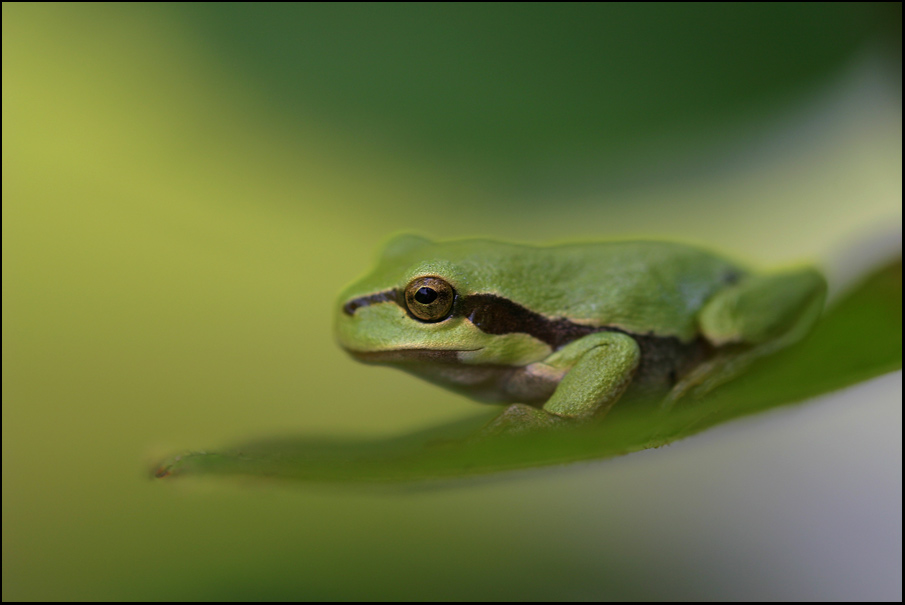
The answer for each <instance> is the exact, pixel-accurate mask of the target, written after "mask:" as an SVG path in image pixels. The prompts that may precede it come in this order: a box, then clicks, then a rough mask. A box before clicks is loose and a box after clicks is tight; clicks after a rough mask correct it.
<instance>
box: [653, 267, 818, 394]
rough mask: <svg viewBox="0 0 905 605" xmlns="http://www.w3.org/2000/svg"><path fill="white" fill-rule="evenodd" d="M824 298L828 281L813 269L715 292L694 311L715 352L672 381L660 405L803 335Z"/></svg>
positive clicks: (705, 389) (725, 377)
mask: <svg viewBox="0 0 905 605" xmlns="http://www.w3.org/2000/svg"><path fill="white" fill-rule="evenodd" d="M825 298H826V281H825V280H824V279H823V276H821V275H820V274H819V273H818V272H817V271H815V270H813V269H799V270H794V271H787V272H783V273H776V274H771V275H757V276H751V277H748V278H746V279H744V280H742V281H741V282H739V283H737V284H735V285H733V286H731V287H729V288H727V289H725V290H723V291H721V292H719V293H717V294H716V295H715V296H714V297H713V298H711V299H710V300H709V301H707V303H706V304H705V305H704V307H703V308H702V309H701V312H700V313H699V315H698V327H699V330H700V332H701V334H702V335H703V336H704V337H705V338H706V339H707V340H708V341H709V342H710V343H711V344H712V345H713V346H715V347H716V352H715V353H714V355H713V356H712V357H711V358H710V359H708V360H707V361H705V362H703V363H701V364H700V365H699V366H697V367H696V368H695V369H694V370H692V371H691V372H689V373H688V374H687V375H686V376H684V377H683V378H682V379H681V380H680V381H679V382H678V383H677V384H676V386H675V387H674V388H673V389H672V391H671V392H670V393H669V395H667V397H666V399H665V400H664V402H663V407H664V408H666V409H669V408H671V407H672V406H673V405H675V403H676V402H677V401H678V400H679V399H682V398H685V397H688V396H691V397H692V398H700V397H703V396H704V395H706V394H707V393H709V392H710V391H712V390H713V389H715V388H716V387H718V386H720V385H721V384H723V383H726V382H729V381H730V380H732V379H733V378H735V377H737V376H739V375H740V374H742V373H743V372H744V371H745V370H746V369H747V368H748V366H750V365H751V363H752V362H754V361H755V360H756V359H758V358H760V357H763V356H765V355H770V354H772V353H774V352H776V351H778V350H780V349H783V348H785V347H788V346H789V345H791V344H794V343H796V342H798V341H799V340H801V338H803V337H804V336H805V335H806V334H807V333H808V332H809V331H810V330H811V328H812V327H813V325H814V323H816V321H817V319H818V317H820V313H821V311H822V310H823V302H824V299H825Z"/></svg>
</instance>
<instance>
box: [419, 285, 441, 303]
mask: <svg viewBox="0 0 905 605" xmlns="http://www.w3.org/2000/svg"><path fill="white" fill-rule="evenodd" d="M415 300H417V301H418V302H419V303H421V304H422V305H429V304H431V303H432V302H434V301H435V300H437V291H436V290H434V289H433V288H426V287H425V288H419V289H418V291H417V292H415Z"/></svg>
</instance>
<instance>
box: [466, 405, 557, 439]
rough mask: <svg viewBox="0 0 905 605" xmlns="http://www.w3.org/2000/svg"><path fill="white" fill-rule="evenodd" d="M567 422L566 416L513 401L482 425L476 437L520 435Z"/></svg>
mask: <svg viewBox="0 0 905 605" xmlns="http://www.w3.org/2000/svg"><path fill="white" fill-rule="evenodd" d="M568 422H569V421H568V419H566V418H562V417H561V416H557V415H555V414H550V413H549V412H545V411H544V410H540V409H538V408H534V407H531V406H530V405H525V404H524V403H513V404H512V405H510V406H509V407H508V408H506V410H505V411H504V412H503V413H502V414H500V415H499V416H497V417H496V418H494V419H493V420H491V421H490V422H489V423H487V424H486V425H484V427H483V428H482V429H481V430H480V431H478V433H477V435H476V437H477V438H479V439H481V438H486V437H494V436H497V435H520V434H526V433H530V432H533V431H538V430H544V429H549V428H551V427H557V426H564V425H565V424H567V423H568Z"/></svg>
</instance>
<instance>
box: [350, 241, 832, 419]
mask: <svg viewBox="0 0 905 605" xmlns="http://www.w3.org/2000/svg"><path fill="white" fill-rule="evenodd" d="M826 291H827V284H826V280H825V279H824V277H823V276H822V274H821V273H820V272H819V271H818V270H817V269H815V268H813V267H811V266H808V265H801V266H793V267H791V268H786V269H780V270H774V271H768V272H763V271H758V270H754V269H752V268H751V267H749V266H748V265H747V264H743V263H740V262H737V261H735V260H730V259H729V258H727V257H724V256H722V255H720V254H717V253H714V252H711V251H709V250H707V249H705V248H703V247H698V246H695V245H689V244H684V243H679V242H672V241H660V240H614V241H602V242H589V243H565V244H555V245H544V246H535V245H527V244H516V243H506V242H501V241H495V240H489V239H461V240H449V241H433V240H431V239H428V238H426V237H423V236H420V235H414V234H402V235H398V236H396V237H393V238H392V239H391V240H390V241H388V242H387V243H386V245H385V246H384V247H383V250H382V252H381V253H380V255H379V258H378V261H377V264H376V267H375V268H374V269H373V270H372V271H371V272H370V273H368V274H366V275H365V276H363V277H361V278H360V279H358V280H356V281H355V282H353V283H351V284H350V285H349V286H348V287H346V288H345V289H344V290H343V291H342V293H341V294H340V296H339V299H338V302H337V304H336V309H335V333H336V337H337V340H338V342H339V345H340V346H341V347H342V348H343V349H345V351H347V352H348V353H349V354H350V355H351V356H352V357H353V358H355V359H356V360H358V361H361V362H365V363H368V364H378V365H388V366H391V367H396V368H399V369H401V370H404V371H406V372H408V373H411V374H414V375H416V376H419V377H421V378H424V379H426V380H428V381H430V382H432V383H435V384H437V385H440V386H442V387H445V388H447V389H451V390H453V391H455V392H458V393H460V394H463V395H465V396H467V397H469V398H471V399H474V400H476V401H479V402H484V403H494V404H502V405H506V406H507V407H505V408H504V409H503V411H502V412H501V413H500V414H499V415H498V416H496V418H494V420H492V421H491V422H490V423H489V424H488V425H487V426H486V427H485V429H484V431H483V432H482V434H487V435H497V434H503V433H521V432H526V431H532V430H539V429H544V428H547V427H553V426H563V425H574V424H583V423H586V422H589V421H592V420H601V419H603V418H604V417H605V416H606V415H607V413H608V412H609V411H610V410H611V409H612V408H613V406H614V405H615V404H616V403H617V402H619V401H620V400H623V399H625V400H631V399H634V398H639V397H647V398H654V399H655V400H657V401H658V402H659V408H660V409H662V410H665V411H668V410H670V409H672V408H673V407H674V406H675V405H676V404H677V402H679V401H682V400H686V399H700V398H701V397H703V396H704V395H706V394H707V393H709V392H710V391H712V390H713V389H715V388H717V387H718V386H720V385H722V384H724V383H726V382H728V381H730V380H733V379H734V378H736V377H737V376H739V375H741V374H742V373H744V372H745V371H746V369H747V368H748V367H749V366H750V365H751V364H752V363H753V362H754V361H755V360H756V359H758V358H761V357H763V356H765V355H769V354H772V353H774V352H776V351H778V350H780V349H783V348H785V347H788V346H790V345H792V344H794V343H796V342H798V341H799V340H801V339H802V338H803V337H804V336H805V335H806V334H807V333H808V332H810V331H811V329H812V327H813V325H814V324H815V323H816V321H817V319H818V318H819V316H820V314H821V312H822V310H823V306H824V301H825V298H826Z"/></svg>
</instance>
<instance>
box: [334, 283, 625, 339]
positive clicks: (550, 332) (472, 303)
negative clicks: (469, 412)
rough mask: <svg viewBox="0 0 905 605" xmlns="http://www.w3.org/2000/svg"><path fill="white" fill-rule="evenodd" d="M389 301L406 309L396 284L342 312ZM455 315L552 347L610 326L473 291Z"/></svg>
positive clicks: (352, 302)
mask: <svg viewBox="0 0 905 605" xmlns="http://www.w3.org/2000/svg"><path fill="white" fill-rule="evenodd" d="M387 302H393V303H396V304H397V305H399V306H400V307H402V308H403V309H406V306H405V298H404V296H402V295H401V291H400V290H398V289H396V288H393V289H390V290H384V291H382V292H377V293H376V294H370V295H368V296H362V297H360V298H354V299H352V300H350V301H349V302H347V303H346V304H344V305H343V312H344V313H345V314H346V315H354V314H355V312H356V311H357V310H358V309H360V308H362V307H367V306H369V305H374V304H378V303H387ZM452 317H465V318H467V319H468V320H469V321H470V322H471V323H473V324H474V325H475V326H476V327H477V328H478V329H479V330H481V331H482V332H484V333H486V334H511V333H514V332H519V333H523V334H528V335H530V336H533V337H534V338H537V339H538V340H540V341H541V342H544V343H546V344H548V345H550V347H552V348H553V349H558V348H560V347H562V346H564V345H566V344H568V343H570V342H572V341H573V340H575V339H577V338H581V337H582V336H586V335H588V334H590V333H592V332H599V331H601V330H606V329H608V328H595V327H592V326H583V325H581V324H576V323H572V322H571V321H569V320H568V319H564V318H556V319H549V318H547V317H544V316H543V315H541V314H540V313H535V312H534V311H531V310H530V309H527V308H525V307H523V306H521V305H520V304H518V303H515V302H512V301H511V300H509V299H508V298H503V297H502V296H497V295H495V294H472V295H470V296H464V297H458V300H457V301H456V304H455V306H454V308H453V313H452Z"/></svg>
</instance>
